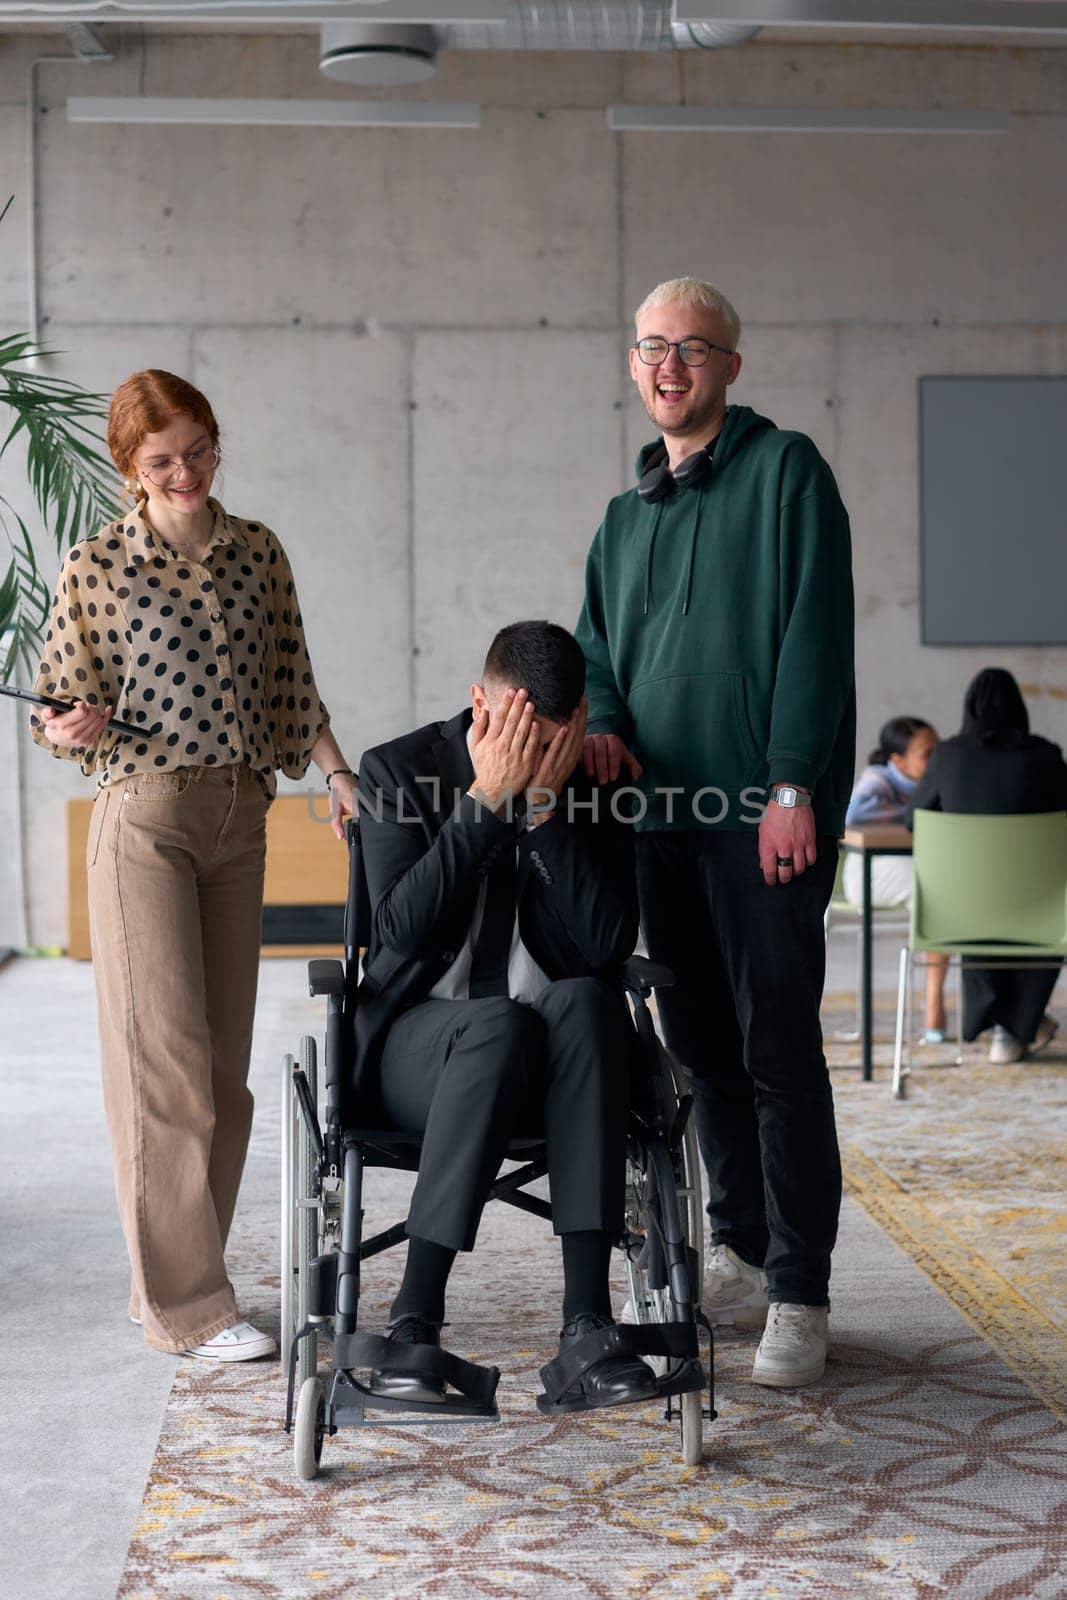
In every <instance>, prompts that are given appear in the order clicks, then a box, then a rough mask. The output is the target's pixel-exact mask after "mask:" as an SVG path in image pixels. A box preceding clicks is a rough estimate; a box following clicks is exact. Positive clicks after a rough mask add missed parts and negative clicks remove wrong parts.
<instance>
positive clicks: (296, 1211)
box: [281, 1037, 319, 1386]
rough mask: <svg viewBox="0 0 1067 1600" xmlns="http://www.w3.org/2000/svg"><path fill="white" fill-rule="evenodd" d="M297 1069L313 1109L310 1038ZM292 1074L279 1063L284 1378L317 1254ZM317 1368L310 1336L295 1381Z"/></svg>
mask: <svg viewBox="0 0 1067 1600" xmlns="http://www.w3.org/2000/svg"><path fill="white" fill-rule="evenodd" d="M300 1068H301V1070H302V1071H303V1073H304V1075H305V1077H306V1078H307V1082H308V1087H309V1089H310V1090H311V1098H312V1100H313V1101H314V1102H315V1103H316V1104H317V1103H318V1057H317V1049H316V1044H315V1040H314V1039H312V1038H310V1037H305V1038H303V1039H301V1041H300ZM295 1070H296V1063H295V1061H294V1060H293V1057H292V1056H291V1055H287V1056H286V1057H285V1058H284V1060H283V1063H282V1074H283V1081H282V1095H283V1100H282V1178H281V1301H282V1306H281V1355H282V1373H283V1375H284V1376H285V1377H286V1378H288V1376H289V1366H290V1363H291V1359H292V1346H293V1339H294V1337H295V1335H296V1333H297V1331H298V1329H300V1328H302V1327H303V1326H304V1324H305V1323H306V1322H307V1309H308V1308H307V1291H308V1263H309V1262H310V1261H311V1259H312V1257H313V1256H315V1255H316V1254H317V1253H318V1233H319V1228H318V1215H319V1204H318V1195H317V1192H316V1172H315V1151H314V1146H313V1145H312V1142H311V1139H310V1137H309V1135H308V1132H307V1129H306V1128H305V1126H304V1123H303V1119H302V1118H301V1115H300V1109H299V1106H298V1105H297V1099H296V1090H295V1088H294V1086H293V1073H294V1071H295ZM317 1366H318V1336H317V1334H315V1333H314V1332H312V1333H309V1334H308V1335H306V1336H305V1338H303V1339H302V1340H301V1341H300V1352H299V1361H298V1370H297V1381H298V1383H299V1384H300V1385H301V1386H302V1385H303V1384H304V1383H305V1382H306V1381H307V1379H308V1378H310V1377H312V1376H313V1375H314V1373H315V1371H316V1369H317Z"/></svg>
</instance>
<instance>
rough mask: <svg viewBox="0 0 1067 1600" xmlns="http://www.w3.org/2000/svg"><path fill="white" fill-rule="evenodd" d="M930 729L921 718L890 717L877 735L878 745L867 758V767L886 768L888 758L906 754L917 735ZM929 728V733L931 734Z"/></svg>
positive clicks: (931, 730)
mask: <svg viewBox="0 0 1067 1600" xmlns="http://www.w3.org/2000/svg"><path fill="white" fill-rule="evenodd" d="M924 728H930V724H929V723H928V722H924V721H923V719H922V717H890V719H889V721H888V722H887V723H885V724H884V725H883V728H882V731H881V733H880V734H879V735H878V743H877V745H876V746H875V748H874V749H873V750H872V751H871V753H870V755H869V756H868V757H867V765H868V766H869V767H887V766H888V765H889V757H890V756H903V755H906V754H907V751H908V746H909V744H910V743H911V741H912V740H913V739H914V737H915V735H916V734H917V733H922V731H923V729H924ZM933 731H934V730H933V729H932V728H930V732H931V733H933Z"/></svg>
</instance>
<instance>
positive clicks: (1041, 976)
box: [962, 956, 1060, 1044]
mask: <svg viewBox="0 0 1067 1600" xmlns="http://www.w3.org/2000/svg"><path fill="white" fill-rule="evenodd" d="M1059 975H1060V973H1059V968H1058V967H1053V968H1052V969H1051V970H1050V969H1049V968H1048V967H1047V966H1044V967H1034V968H1033V970H1032V971H1029V972H1028V971H1027V970H1026V968H1025V967H1018V968H1010V967H1009V968H999V967H994V968H992V969H990V968H989V967H983V966H981V965H980V964H979V965H977V966H973V965H971V963H970V962H969V961H968V959H967V957H966V956H964V958H963V974H962V977H963V1037H964V1038H965V1039H967V1040H968V1041H969V1040H971V1039H977V1037H978V1035H979V1034H980V1033H981V1032H982V1031H983V1030H984V1029H985V1028H992V1027H993V1026H994V1024H996V1023H999V1024H1000V1026H1001V1027H1002V1028H1007V1030H1008V1032H1009V1033H1010V1034H1011V1035H1012V1037H1013V1038H1015V1039H1019V1040H1020V1041H1021V1042H1022V1043H1023V1044H1030V1042H1031V1041H1032V1039H1033V1037H1034V1034H1035V1033H1036V1032H1037V1028H1038V1024H1039V1023H1040V1021H1041V1018H1042V1017H1043V1016H1044V1015H1045V1011H1046V1009H1047V1007H1048V1003H1049V1001H1050V1000H1051V999H1052V991H1053V989H1055V987H1056V979H1057V978H1058V977H1059Z"/></svg>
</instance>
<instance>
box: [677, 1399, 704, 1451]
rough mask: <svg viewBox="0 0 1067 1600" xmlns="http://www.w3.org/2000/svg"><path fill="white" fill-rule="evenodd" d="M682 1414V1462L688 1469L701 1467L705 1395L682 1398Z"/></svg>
mask: <svg viewBox="0 0 1067 1600" xmlns="http://www.w3.org/2000/svg"><path fill="white" fill-rule="evenodd" d="M679 1403H680V1408H681V1413H682V1460H683V1461H684V1462H685V1464H686V1466H687V1467H699V1465H700V1463H701V1462H702V1461H703V1459H704V1394H703V1391H702V1390H700V1389H698V1390H696V1392H695V1393H693V1394H683V1395H681V1396H680V1401H679Z"/></svg>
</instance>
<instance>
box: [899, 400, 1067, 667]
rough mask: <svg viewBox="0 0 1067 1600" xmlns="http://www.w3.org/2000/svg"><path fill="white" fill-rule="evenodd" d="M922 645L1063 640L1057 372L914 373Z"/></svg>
mask: <svg viewBox="0 0 1067 1600" xmlns="http://www.w3.org/2000/svg"><path fill="white" fill-rule="evenodd" d="M919 419H920V421H919V429H920V462H919V495H920V513H919V545H920V594H921V615H922V642H923V644H932V645H938V644H941V645H953V644H955V645H987V644H988V645H995V644H1000V645H1009V644H1011V645H1039V644H1051V645H1056V644H1067V378H920V380H919Z"/></svg>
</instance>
